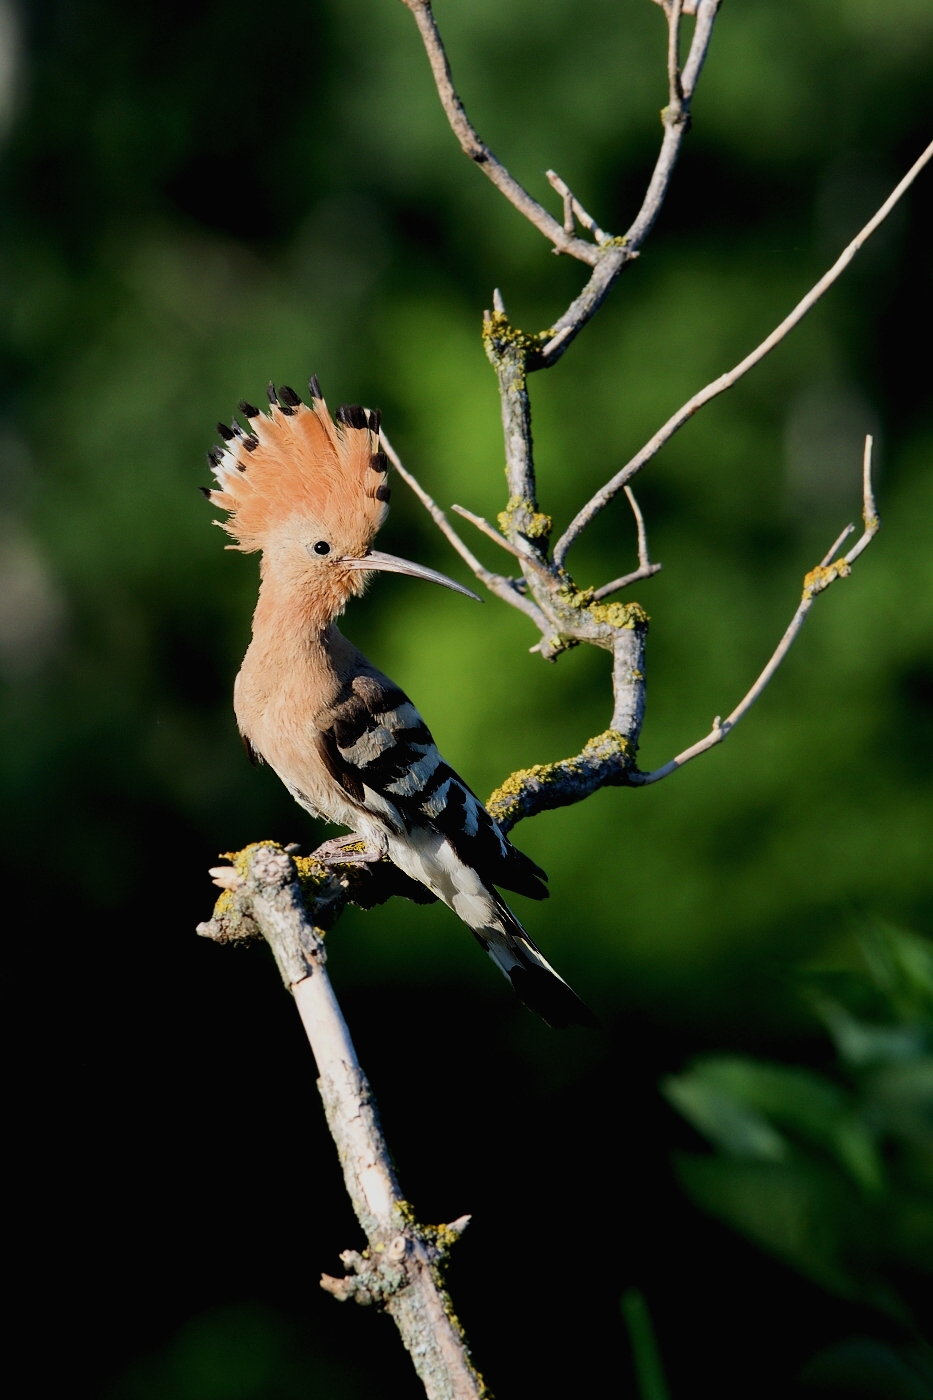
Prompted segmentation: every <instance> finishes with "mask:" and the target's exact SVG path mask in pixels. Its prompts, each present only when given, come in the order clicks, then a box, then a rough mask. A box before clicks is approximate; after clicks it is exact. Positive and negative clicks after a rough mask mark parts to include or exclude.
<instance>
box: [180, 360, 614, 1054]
mask: <svg viewBox="0 0 933 1400" xmlns="http://www.w3.org/2000/svg"><path fill="white" fill-rule="evenodd" d="M310 390H311V402H310V406H309V405H307V404H305V403H303V402H302V400H301V399H300V398H299V396H298V394H296V393H295V391H294V389H290V388H288V387H287V386H286V387H282V388H281V389H279V390H278V392H276V389H275V386H274V385H272V384H270V385H269V402H270V409H269V413H268V414H264V413H260V411H259V410H258V409H257V408H254V407H253V406H252V405H251V404H249V403H246V402H245V401H243V402H241V403H240V406H239V407H240V411H241V413H242V414H243V415H244V416H245V418H246V421H247V423H248V429H247V430H244V429H243V428H242V427H241V426H240V424H239V423H238V422H236V421H235V420H234V423H233V426H232V428H231V427H227V426H226V425H225V424H220V423H219V424H218V425H217V428H218V432H219V433H220V435H221V436H222V438H223V439H224V445H223V447H222V448H221V447H218V448H214V449H213V450H212V451H211V452H210V453H209V454H208V459H209V462H210V464H211V467H212V470H213V473H214V476H215V477H216V480H217V487H216V488H215V489H211V488H208V487H202V488H201V489H202V491H203V492H204V494H205V495H206V496H207V497H208V499H209V500H210V501H211V502H212V503H213V504H214V505H216V506H219V507H221V508H222V509H223V510H225V511H227V512H228V515H227V517H226V519H225V520H223V521H219V520H218V521H215V524H218V525H222V528H223V529H225V530H226V531H227V532H228V534H229V535H231V536H232V538H233V539H234V540H235V542H236V543H235V544H233V545H230V546H228V548H231V549H238V550H240V551H242V552H244V553H252V552H255V551H261V553H262V559H261V565H260V588H259V598H258V601H257V604H256V611H255V613H254V616H253V632H252V640H251V642H250V645H249V649H248V650H247V652H246V656H245V657H244V659H243V665H242V667H241V668H240V672H239V675H238V676H237V678H236V682H235V685H234V709H235V712H236V718H237V723H238V725H239V729H240V733H241V735H242V737H243V740H244V744H245V747H246V750H247V753H248V754H249V756H250V758H251V759H252V760H253V761H254V762H265V763H267V764H268V765H269V766H270V767H271V768H272V769H273V770H274V771H275V773H276V774H277V775H278V776H279V778H280V779H281V780H282V782H283V783H284V784H285V786H286V787H287V788H288V791H289V792H290V793H291V794H292V796H293V797H294V798H295V800H296V801H297V802H298V803H300V804H301V806H302V807H304V808H305V810H306V811H308V812H310V813H311V814H312V816H315V817H323V818H324V819H325V820H326V821H329V822H334V823H336V824H338V825H341V826H345V827H349V828H350V830H351V831H352V832H354V833H356V834H357V835H358V836H360V837H361V838H362V839H363V840H365V841H366V842H368V843H369V844H370V845H371V846H373V847H374V848H376V849H378V850H381V851H382V852H383V854H384V855H386V856H388V857H389V859H390V860H392V861H393V862H394V863H395V865H397V866H398V867H399V869H401V870H402V871H404V873H405V874H406V875H408V876H409V877H411V878H412V879H414V880H417V881H419V882H420V883H421V884H423V885H425V886H426V887H427V889H428V890H429V891H430V892H431V894H433V895H434V896H435V897H436V898H438V899H441V900H443V901H444V903H445V904H447V905H448V906H449V907H450V908H451V909H452V910H453V912H454V913H455V914H456V915H457V916H458V917H459V918H460V919H462V921H463V922H464V923H465V924H466V925H467V927H468V928H470V929H471V930H472V932H473V934H474V936H475V938H476V939H477V941H478V942H479V943H480V945H481V946H482V947H483V948H484V949H485V950H486V952H487V953H488V954H489V956H490V957H491V958H492V960H493V962H494V963H495V964H496V966H497V967H498V968H499V969H500V970H501V971H502V972H503V973H504V974H505V976H506V977H507V978H508V979H509V981H510V982H511V984H512V986H513V988H514V989H515V991H516V993H517V994H518V996H519V997H520V999H521V1000H522V1001H523V1002H524V1003H525V1004H526V1005H527V1006H529V1007H530V1008H531V1009H532V1010H534V1011H536V1012H537V1013H538V1014H539V1015H540V1016H541V1017H542V1018H543V1019H544V1020H545V1021H546V1022H547V1023H548V1024H549V1025H551V1026H559V1027H563V1026H566V1025H569V1024H570V1023H571V1022H576V1023H578V1024H581V1025H586V1026H593V1025H595V1024H596V1021H595V1018H594V1016H593V1014H592V1012H591V1011H590V1010H589V1008H588V1007H587V1006H586V1005H585V1004H584V1003H583V1002H582V1001H581V1000H580V998H579V997H578V996H577V995H576V993H575V992H573V991H572V990H571V989H570V987H569V986H568V985H567V983H566V982H564V980H563V979H562V978H561V977H559V976H558V974H557V973H556V972H555V971H554V969H553V968H552V967H551V965H550V963H548V962H547V960H546V959H545V958H544V957H543V956H542V954H541V953H540V952H539V951H538V949H537V948H536V947H535V945H534V943H533V942H532V941H531V939H530V938H529V937H528V934H527V933H526V932H525V930H524V929H523V928H522V926H521V924H520V923H519V921H518V919H517V918H516V917H515V915H514V914H513V913H512V910H511V909H510V908H509V907H508V905H507V904H506V903H505V901H504V900H503V899H502V897H501V895H500V894H499V893H498V888H497V887H501V888H503V889H506V890H514V891H516V892H517V893H520V894H524V895H528V896H529V897H530V898H532V899H543V898H545V897H546V895H547V889H546V888H545V886H544V884H543V883H542V882H543V881H544V880H545V879H546V878H547V877H546V876H545V874H544V871H543V870H540V869H539V868H538V866H537V865H535V864H534V862H533V861H532V860H530V859H529V857H528V856H526V855H524V854H523V853H522V852H521V851H519V850H518V849H516V847H515V846H513V845H512V844H511V842H510V841H509V840H508V839H507V837H506V836H505V835H504V833H503V832H502V831H501V830H500V829H499V827H498V825H497V824H496V822H495V821H494V820H493V819H492V817H491V816H490V815H489V813H488V812H487V811H486V809H485V807H484V806H483V804H482V803H481V802H480V800H479V799H478V798H477V797H476V795H475V794H474V793H473V792H471V791H470V789H469V788H468V787H467V785H466V783H465V782H464V781H463V779H462V778H460V777H459V776H458V775H457V774H456V773H455V772H454V770H453V769H452V768H451V767H450V766H449V764H447V763H445V762H444V760H443V758H442V757H441V755H440V754H439V753H438V750H437V747H436V745H435V743H434V740H433V739H432V737H431V734H430V732H429V730H428V728H427V726H426V725H425V723H424V720H423V719H422V718H421V716H420V714H419V713H418V711H417V710H416V709H415V707H414V705H413V704H412V703H411V701H410V700H409V698H408V696H407V695H405V694H404V693H403V692H402V691H401V690H400V689H399V688H398V686H397V685H395V684H393V682H392V681H390V680H389V678H388V676H384V675H383V674H382V672H381V671H378V670H377V669H376V667H375V666H373V665H372V664H371V662H369V661H368V660H367V659H366V657H365V656H363V654H362V653H361V652H360V651H358V650H357V648H356V647H355V646H354V645H353V644H352V642H350V641H348V640H347V638H346V637H344V636H343V634H342V633H341V632H340V631H339V629H338V628H337V626H336V619H337V618H338V617H339V616H340V615H341V614H342V613H343V611H344V608H345V607H346V605H347V603H348V601H349V600H350V599H351V598H352V597H354V596H358V595H359V594H361V593H362V592H363V590H364V588H365V586H366V583H367V581H368V579H369V576H370V575H371V574H372V573H373V572H375V571H378V570H387V571H389V572H391V573H402V574H410V575H412V576H413V577H414V578H420V579H427V580H429V581H431V582H433V583H439V584H443V585H444V586H446V587H448V588H452V589H454V590H455V591H457V592H458V593H465V594H467V596H468V597H471V598H475V597H476V595H475V594H474V593H471V592H470V590H469V589H466V588H462V587H461V586H460V584H458V583H455V582H454V581H453V580H452V579H449V578H447V577H446V576H445V575H444V574H439V573H437V572H435V570H433V569H428V568H424V567H423V566H422V565H420V564H412V563H410V562H409V561H408V560H405V559H398V558H396V557H395V556H394V555H392V554H384V553H382V552H381V551H379V550H375V549H373V548H372V542H373V540H374V538H375V536H376V533H377V531H378V530H379V528H380V526H381V525H382V523H383V521H384V520H385V517H386V514H387V511H388V502H389V496H390V490H389V487H388V486H387V484H386V474H387V470H388V465H389V463H388V459H387V457H386V455H385V453H384V452H381V451H380V437H379V414H378V413H376V412H369V411H367V410H366V409H363V408H360V407H359V406H358V405H343V406H342V407H340V408H339V409H338V410H337V412H336V414H335V415H334V417H333V418H332V417H331V415H330V414H329V412H328V410H327V406H326V404H325V403H324V399H323V397H322V395H321V389H320V385H319V383H318V381H317V377H316V376H315V377H313V378H312V379H311V380H310Z"/></svg>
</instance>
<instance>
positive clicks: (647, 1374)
mask: <svg viewBox="0 0 933 1400" xmlns="http://www.w3.org/2000/svg"><path fill="white" fill-rule="evenodd" d="M622 1316H623V1317H624V1318H625V1325H626V1327H627V1328H628V1334H629V1340H630V1341H631V1344H632V1360H633V1361H634V1363H635V1377H636V1380H637V1381H638V1394H639V1397H640V1400H670V1391H669V1390H668V1388H667V1380H666V1377H665V1375H664V1367H663V1365H662V1364H661V1353H660V1351H659V1350H658V1341H657V1338H656V1337H655V1335H654V1327H653V1326H652V1323H651V1314H650V1312H649V1311H648V1304H647V1303H646V1301H645V1295H644V1294H643V1293H642V1292H641V1290H640V1289H638V1288H630V1289H628V1290H627V1292H625V1293H624V1294H623V1295H622Z"/></svg>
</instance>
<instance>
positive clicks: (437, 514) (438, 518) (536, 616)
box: [380, 431, 548, 632]
mask: <svg viewBox="0 0 933 1400" xmlns="http://www.w3.org/2000/svg"><path fill="white" fill-rule="evenodd" d="M380 442H381V445H382V448H383V451H384V452H385V454H386V456H387V457H388V459H389V461H390V462H391V463H392V465H393V467H394V468H395V470H396V471H397V472H398V474H399V476H400V477H401V478H402V480H403V481H404V482H405V483H406V485H408V486H410V487H411V489H412V491H414V493H415V495H416V496H417V497H418V500H419V501H420V502H421V504H422V505H423V506H424V508H425V510H426V511H427V512H428V514H429V515H430V516H431V518H432V520H433V521H434V523H435V525H436V526H437V527H438V529H439V530H440V531H441V532H442V533H443V534H444V535H445V537H446V538H447V539H448V540H449V541H450V543H451V544H452V545H453V547H454V549H455V550H456V551H457V553H458V554H459V555H460V558H461V559H462V560H463V561H464V562H465V563H466V564H467V565H468V566H469V568H470V569H472V571H473V573H474V574H475V575H476V577H477V578H478V579H479V581H480V583H483V584H485V585H486V587H487V588H488V589H489V591H490V593H495V595H496V597H497V598H501V599H502V600H503V602H506V603H511V605H512V607H513V608H518V609H519V611H520V612H523V613H525V614H526V615H527V616H528V617H530V618H531V620H532V622H533V623H534V624H535V626H536V627H537V628H538V629H539V631H541V632H545V631H547V626H548V623H547V618H546V617H545V616H544V614H543V613H542V612H541V609H540V608H538V607H537V606H536V605H535V603H534V602H533V601H532V600H531V598H528V597H526V596H525V594H524V593H522V592H520V591H519V590H520V588H521V585H520V584H519V583H517V582H516V581H515V579H510V578H505V577H504V576H503V575H502V574H493V573H491V572H490V571H489V569H487V568H484V566H483V565H482V564H481V563H480V562H479V560H478V559H477V557H476V555H475V554H474V553H473V551H472V550H471V549H470V548H469V546H468V545H466V544H465V543H464V542H463V540H462V539H461V538H460V536H459V535H458V534H457V532H456V530H455V529H454V527H453V526H452V525H451V523H450V521H449V520H448V519H447V516H446V515H445V514H444V512H443V511H442V510H441V508H440V506H439V505H438V504H437V503H436V501H434V500H433V499H432V497H431V496H429V495H428V493H427V491H425V489H424V487H423V486H422V485H421V483H420V482H419V481H418V480H417V478H416V477H414V476H412V474H411V472H410V471H409V470H408V469H407V467H405V466H403V464H402V460H401V458H400V457H399V455H398V453H397V452H396V450H395V448H394V447H393V446H392V444H391V443H390V442H389V439H388V438H387V437H386V435H385V432H384V431H383V432H381V433H380ZM491 528H492V527H491V526H490V529H491ZM515 552H516V554H517V553H518V551H517V550H516V551H515Z"/></svg>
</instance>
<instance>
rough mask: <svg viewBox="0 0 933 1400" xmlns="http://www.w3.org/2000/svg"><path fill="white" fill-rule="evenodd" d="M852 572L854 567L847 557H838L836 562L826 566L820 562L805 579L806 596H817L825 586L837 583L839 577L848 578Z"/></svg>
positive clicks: (804, 591) (804, 592)
mask: <svg viewBox="0 0 933 1400" xmlns="http://www.w3.org/2000/svg"><path fill="white" fill-rule="evenodd" d="M851 572H852V567H851V565H850V564H849V563H848V561H847V560H846V559H837V560H836V561H835V563H833V564H828V565H825V566H824V565H823V564H818V565H817V566H816V568H815V569H811V570H810V572H809V573H808V574H807V575H806V576H805V578H804V580H803V596H804V598H815V597H816V595H817V594H818V593H822V592H823V589H824V588H828V587H829V585H830V584H831V583H835V582H836V579H837V578H848V577H849V574H851Z"/></svg>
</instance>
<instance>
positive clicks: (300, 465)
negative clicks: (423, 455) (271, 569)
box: [210, 389, 389, 554]
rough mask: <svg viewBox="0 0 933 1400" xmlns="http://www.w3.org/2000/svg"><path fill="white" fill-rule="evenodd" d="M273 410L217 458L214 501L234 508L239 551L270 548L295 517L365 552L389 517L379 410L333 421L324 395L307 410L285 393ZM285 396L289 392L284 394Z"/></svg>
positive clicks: (231, 529) (230, 528) (356, 411)
mask: <svg viewBox="0 0 933 1400" xmlns="http://www.w3.org/2000/svg"><path fill="white" fill-rule="evenodd" d="M281 394H282V402H281V403H273V404H272V406H271V408H270V411H269V415H268V416H267V415H266V414H263V413H254V414H253V415H251V416H250V418H249V420H248V421H249V426H250V432H249V433H248V434H244V433H242V430H241V431H240V433H235V434H234V436H233V437H232V438H230V439H229V440H228V442H227V443H226V446H225V448H224V449H223V451H222V452H221V451H220V450H218V451H217V452H215V453H214V454H213V455H212V459H211V460H212V463H213V464H214V474H215V475H216V477H217V479H218V483H219V486H220V489H219V490H215V491H212V492H210V499H211V500H212V501H213V502H214V504H215V505H218V506H221V507H222V508H223V509H224V510H227V511H229V512H230V516H229V519H228V520H226V521H225V522H224V523H223V529H225V530H226V531H227V533H228V534H229V535H231V536H232V537H233V538H234V539H235V540H236V541H237V543H236V545H234V546H233V548H235V549H240V550H242V551H243V552H244V553H250V552H252V551H254V550H257V549H264V548H265V546H266V543H267V541H269V540H270V539H271V538H272V537H273V536H274V534H275V533H276V532H277V531H278V530H280V529H281V527H282V526H284V525H286V524H287V523H288V522H289V521H291V520H294V519H295V518H296V517H298V518H302V519H305V520H310V521H316V522H318V523H320V524H321V525H325V524H326V525H327V526H329V527H330V528H331V530H332V531H334V532H336V533H337V534H338V535H339V537H340V539H341V541H343V542H345V543H346V545H347V546H348V547H352V546H356V547H357V548H356V549H355V550H354V552H358V553H360V554H362V552H363V550H364V549H366V548H367V547H368V545H369V544H370V543H371V541H372V540H373V539H374V537H375V535H376V532H377V531H378V529H379V527H380V526H381V525H382V523H383V521H384V520H385V516H386V510H387V505H386V503H387V501H388V495H389V493H388V488H387V487H386V485H385V474H386V468H387V465H388V463H387V462H386V459H385V457H384V456H383V454H382V453H380V452H379V450H378V449H379V422H378V416H377V415H376V414H366V412H365V410H363V409H360V408H355V407H354V408H351V409H345V410H343V413H344V415H345V416H344V417H343V419H342V420H341V418H340V417H339V416H338V419H337V421H335V420H334V419H333V418H331V416H330V414H329V412H328V411H327V405H326V404H325V403H324V400H323V399H312V401H311V402H312V407H310V408H308V407H307V406H306V405H305V404H303V403H301V402H296V403H292V402H291V401H290V400H291V399H292V398H294V399H295V400H297V398H298V396H297V394H293V393H292V391H289V390H284V389H283V390H282V391H281ZM286 396H287V397H286Z"/></svg>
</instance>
